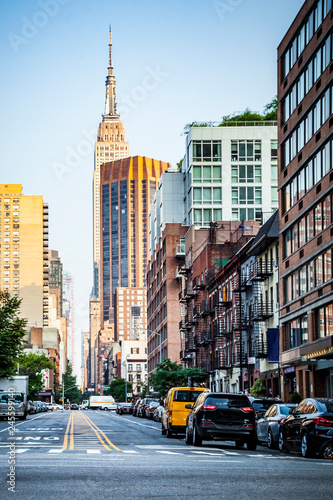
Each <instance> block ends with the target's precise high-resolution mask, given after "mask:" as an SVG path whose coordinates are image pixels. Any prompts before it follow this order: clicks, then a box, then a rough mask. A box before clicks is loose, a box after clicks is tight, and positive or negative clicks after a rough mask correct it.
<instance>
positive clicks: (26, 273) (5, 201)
mask: <svg viewBox="0 0 333 500" xmlns="http://www.w3.org/2000/svg"><path fill="white" fill-rule="evenodd" d="M0 214H1V218H0V222H1V225H2V228H1V229H2V231H1V236H0V243H1V261H0V288H1V290H4V291H8V292H11V293H12V294H13V295H17V296H19V298H20V299H22V303H21V307H20V315H21V317H23V318H26V319H27V320H28V327H32V326H33V327H38V328H42V327H47V326H48V295H49V281H48V267H49V263H48V206H47V205H46V204H45V203H44V202H43V197H42V196H37V195H36V196H32V195H23V193H22V185H21V184H0Z"/></svg>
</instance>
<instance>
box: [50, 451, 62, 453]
mask: <svg viewBox="0 0 333 500" xmlns="http://www.w3.org/2000/svg"><path fill="white" fill-rule="evenodd" d="M62 452H63V450H49V451H48V453H62Z"/></svg>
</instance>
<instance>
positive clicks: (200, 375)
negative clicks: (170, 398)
mask: <svg viewBox="0 0 333 500" xmlns="http://www.w3.org/2000/svg"><path fill="white" fill-rule="evenodd" d="M205 376H206V373H204V372H202V371H201V370H199V368H184V367H183V366H182V365H179V364H177V363H176V362H174V361H170V359H168V358H164V359H163V361H162V363H158V364H157V366H156V371H155V373H152V374H151V375H150V377H149V385H150V387H153V388H154V391H156V392H158V393H159V394H160V396H161V397H162V398H164V397H165V396H166V395H167V392H168V390H169V389H171V388H172V387H186V386H187V385H188V380H189V378H190V377H191V378H192V380H193V379H194V380H203V379H204V378H205Z"/></svg>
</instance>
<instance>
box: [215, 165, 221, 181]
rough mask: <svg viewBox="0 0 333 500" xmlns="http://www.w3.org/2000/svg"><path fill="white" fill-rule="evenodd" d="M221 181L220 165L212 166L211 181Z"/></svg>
mask: <svg viewBox="0 0 333 500" xmlns="http://www.w3.org/2000/svg"><path fill="white" fill-rule="evenodd" d="M221 181H222V168H221V167H220V166H216V165H214V166H213V182H221Z"/></svg>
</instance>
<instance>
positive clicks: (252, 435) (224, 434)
mask: <svg viewBox="0 0 333 500" xmlns="http://www.w3.org/2000/svg"><path fill="white" fill-rule="evenodd" d="M198 434H199V435H200V436H201V437H202V439H216V440H218V441H229V440H230V441H235V440H244V441H246V440H248V439H255V440H256V439H257V433H256V429H255V428H253V429H239V430H236V429H230V430H228V429H223V430H221V429H217V428H216V427H210V426H207V427H206V426H205V427H202V426H201V425H200V426H199V429H198Z"/></svg>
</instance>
